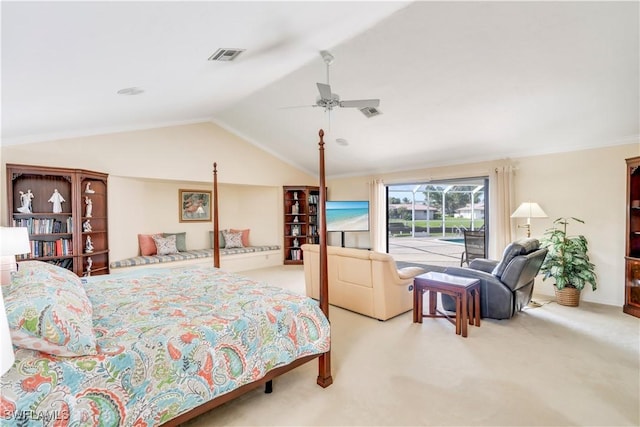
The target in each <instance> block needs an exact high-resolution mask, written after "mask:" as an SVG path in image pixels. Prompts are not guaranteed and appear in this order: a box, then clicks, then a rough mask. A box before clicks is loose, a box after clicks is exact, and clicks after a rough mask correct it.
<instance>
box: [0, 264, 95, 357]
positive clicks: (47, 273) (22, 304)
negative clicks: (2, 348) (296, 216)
mask: <svg viewBox="0 0 640 427" xmlns="http://www.w3.org/2000/svg"><path fill="white" fill-rule="evenodd" d="M14 285H15V286H14ZM5 310H6V312H7V321H8V322H7V323H8V324H9V329H10V331H11V339H12V341H13V344H14V345H16V346H18V347H22V348H26V349H30V350H38V351H41V352H43V353H49V354H55V355H58V356H85V355H93V354H97V351H96V337H95V334H94V332H93V320H92V316H93V307H92V305H91V301H90V300H89V298H88V297H87V294H86V293H85V290H84V286H83V285H82V283H81V281H80V278H79V277H78V276H76V275H75V274H73V273H72V272H70V271H69V270H66V269H64V268H62V267H57V266H54V265H51V264H47V263H45V262H42V261H25V262H21V263H20V267H19V269H18V272H17V273H16V274H15V275H14V277H13V280H12V286H11V289H10V291H9V293H8V294H7V296H6V298H5Z"/></svg>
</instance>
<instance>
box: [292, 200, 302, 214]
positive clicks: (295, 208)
mask: <svg viewBox="0 0 640 427" xmlns="http://www.w3.org/2000/svg"><path fill="white" fill-rule="evenodd" d="M291 213H292V214H295V215H297V214H298V213H300V205H299V204H298V201H297V200H296V203H295V204H294V205H293V206H291Z"/></svg>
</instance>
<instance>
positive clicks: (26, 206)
mask: <svg viewBox="0 0 640 427" xmlns="http://www.w3.org/2000/svg"><path fill="white" fill-rule="evenodd" d="M33 197H34V195H33V193H32V192H31V189H28V190H27V192H26V193H25V192H23V191H21V192H20V203H21V204H22V206H20V207H19V208H18V212H21V213H33V212H32V211H31V201H32V200H33Z"/></svg>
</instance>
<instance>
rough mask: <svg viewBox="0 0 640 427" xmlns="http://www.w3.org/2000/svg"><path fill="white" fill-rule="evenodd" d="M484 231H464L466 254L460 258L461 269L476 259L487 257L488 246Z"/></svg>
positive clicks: (463, 253)
mask: <svg viewBox="0 0 640 427" xmlns="http://www.w3.org/2000/svg"><path fill="white" fill-rule="evenodd" d="M484 237H485V236H484V230H464V252H462V255H461V256H460V267H462V265H463V264H465V263H466V264H467V265H469V263H470V262H471V261H472V260H474V259H476V258H486V257H487V246H486V244H485V240H484Z"/></svg>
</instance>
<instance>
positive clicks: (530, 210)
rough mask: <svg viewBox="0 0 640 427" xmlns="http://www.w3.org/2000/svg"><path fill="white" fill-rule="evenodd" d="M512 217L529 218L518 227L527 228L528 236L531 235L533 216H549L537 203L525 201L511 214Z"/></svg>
mask: <svg viewBox="0 0 640 427" xmlns="http://www.w3.org/2000/svg"><path fill="white" fill-rule="evenodd" d="M511 218H527V223H526V224H525V225H518V228H526V229H527V237H531V218H548V216H547V214H546V213H545V212H544V211H543V210H542V208H541V207H540V205H538V204H537V203H534V202H524V203H522V204H521V205H520V206H518V209H516V210H515V211H514V212H513V213H512V214H511Z"/></svg>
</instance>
